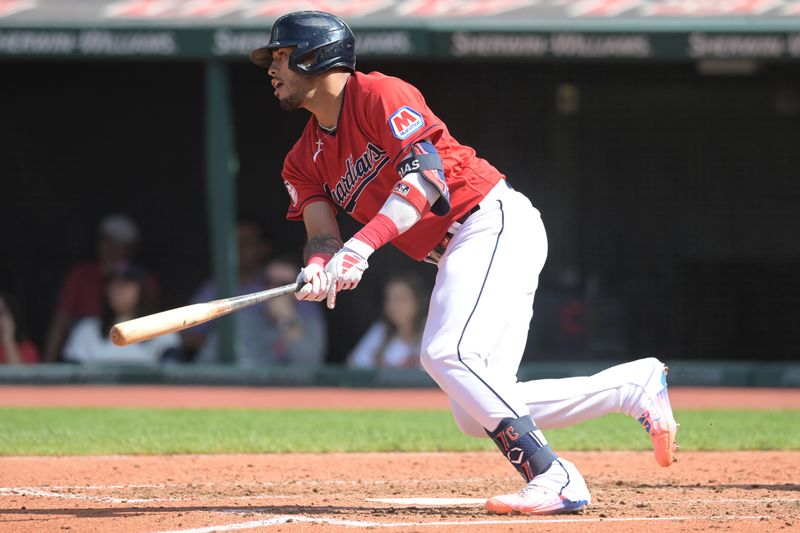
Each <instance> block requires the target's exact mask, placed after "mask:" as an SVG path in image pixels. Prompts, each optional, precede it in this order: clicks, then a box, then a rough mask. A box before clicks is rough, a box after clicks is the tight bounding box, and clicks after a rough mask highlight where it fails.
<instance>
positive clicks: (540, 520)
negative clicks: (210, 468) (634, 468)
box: [157, 515, 770, 533]
mask: <svg viewBox="0 0 800 533" xmlns="http://www.w3.org/2000/svg"><path fill="white" fill-rule="evenodd" d="M769 518H770V517H768V516H730V515H708V516H659V517H652V518H649V517H638V516H630V517H620V518H546V517H537V518H531V519H508V520H469V521H468V520H454V521H437V522H367V521H361V520H341V519H337V518H316V517H310V516H302V515H279V516H275V517H272V518H267V519H264V520H252V521H248V522H238V523H235V524H224V525H219V526H208V527H200V528H193V529H173V530H165V531H159V532H157V533H213V532H215V531H236V530H242V529H255V528H259V527H267V526H279V525H284V524H289V523H309V524H326V525H330V526H350V527H357V528H379V527H385V528H392V527H426V526H431V527H442V526H489V525H506V524H530V525H533V524H539V525H546V524H579V523H598V522H604V523H605V522H682V521H698V520H710V521H735V520H762V519H769Z"/></svg>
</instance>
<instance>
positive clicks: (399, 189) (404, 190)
mask: <svg viewBox="0 0 800 533" xmlns="http://www.w3.org/2000/svg"><path fill="white" fill-rule="evenodd" d="M394 192H396V193H397V194H400V195H402V196H408V193H409V192H411V187H409V186H408V185H407V184H405V183H402V182H400V183H398V184H397V185H395V186H394Z"/></svg>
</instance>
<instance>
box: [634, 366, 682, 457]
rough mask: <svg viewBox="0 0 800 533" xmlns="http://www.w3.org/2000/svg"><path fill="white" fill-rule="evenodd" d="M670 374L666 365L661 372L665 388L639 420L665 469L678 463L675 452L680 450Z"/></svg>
mask: <svg viewBox="0 0 800 533" xmlns="http://www.w3.org/2000/svg"><path fill="white" fill-rule="evenodd" d="M668 373H669V368H668V367H667V366H666V365H665V366H664V368H663V370H662V372H661V382H662V385H663V388H662V389H661V391H660V392H659V393H658V394H657V395H656V397H655V398H653V401H652V405H651V406H650V409H648V410H646V411H645V412H644V413H643V414H642V415H641V416H640V417H639V418H638V419H637V420H638V422H639V424H641V425H642V427H643V428H644V430H645V431H647V433H648V434H649V435H650V439H651V440H652V441H653V452H654V454H655V458H656V462H657V463H658V464H659V465H661V466H663V467H667V466H670V465H672V464H673V463H676V462H677V461H678V459H677V458H676V457H675V452H677V451H678V449H679V448H680V446H678V443H677V442H676V441H675V438H676V435H677V433H678V428H679V427H680V425H679V424H678V423H677V422H675V417H674V416H673V415H672V406H671V405H670V402H669V393H668V392H667V374H668Z"/></svg>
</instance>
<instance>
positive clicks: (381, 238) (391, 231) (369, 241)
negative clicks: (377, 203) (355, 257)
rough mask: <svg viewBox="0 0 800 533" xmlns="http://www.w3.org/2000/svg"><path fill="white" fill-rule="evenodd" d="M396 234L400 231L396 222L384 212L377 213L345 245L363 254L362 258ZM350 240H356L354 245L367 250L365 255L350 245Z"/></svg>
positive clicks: (365, 257)
mask: <svg viewBox="0 0 800 533" xmlns="http://www.w3.org/2000/svg"><path fill="white" fill-rule="evenodd" d="M398 235H400V231H399V230H398V229H397V224H395V223H394V220H392V219H391V218H389V217H387V216H386V215H384V214H381V213H378V214H377V215H375V218H373V219H372V220H370V221H369V222H368V223H367V225H366V226H364V227H363V228H361V230H360V231H359V232H358V233H356V234H355V235H353V238H352V239H350V240H349V241H347V243H345V245H346V246H347V247H348V248H350V249H351V250H353V251H354V252H356V253H358V254H360V255H361V256H363V257H364V259H367V258H369V255H370V254H371V253H372V252H374V251H375V250H377V249H378V248H380V247H381V246H383V245H384V244H386V243H387V242H389V241H391V240H392V239H394V238H395V237H397V236H398ZM352 241H356V244H355V246H356V247H357V248H361V249H362V250H363V251H365V252H367V253H366V255H364V254H363V253H361V251H359V250H357V249H355V248H353V246H350V243H351V242H352Z"/></svg>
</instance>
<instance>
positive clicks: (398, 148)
mask: <svg viewBox="0 0 800 533" xmlns="http://www.w3.org/2000/svg"><path fill="white" fill-rule="evenodd" d="M425 140H427V141H428V142H430V143H431V145H433V146H432V147H433V149H431V150H428V149H426V150H424V152H428V153H433V152H434V151H435V153H437V154H438V155H439V156H440V157H441V160H442V167H441V168H442V172H443V176H441V175H439V176H436V177H443V178H444V181H443V182H442V183H439V184H438V186H439V189H440V190H441V191H448V190H449V192H450V210H449V212H448V211H446V210H445V209H442V210H436V211H438V212H439V214H440V215H441V216H437V214H436V213H434V212H428V213H426V214H425V215H424V216H423V217H422V218H421V219H420V220H419V221H418V222H417V223H416V224H414V225H413V226H412V227H411V229H409V230H408V231H406V232H404V233H402V234H400V235H399V236H397V237H395V238H394V239H393V240H392V241H391V242H392V244H393V245H394V246H396V247H397V248H398V249H399V250H400V251H402V252H403V253H405V254H406V255H408V256H410V257H412V258H414V259H417V260H422V259H424V258H425V256H426V255H428V252H430V251H431V250H432V249H433V248H434V247H436V246H437V245H438V244H439V242H441V240H442V238H443V237H444V235H445V233H446V232H447V229H448V228H449V226H450V224H451V222H452V221H454V220H458V219H459V218H461V216H462V215H464V214H465V213H467V212H468V211H469V210H470V209H472V208H473V207H474V206H475V205H476V204H477V203H478V202H480V200H481V199H482V198H483V197H484V196H486V194H487V193H488V192H489V190H491V188H492V187H493V186H494V185H496V184H497V182H499V181H500V180H501V179H503V178H504V176H503V175H502V174H501V173H500V172H498V171H497V169H495V168H494V167H493V166H491V165H490V164H489V163H488V162H486V161H485V160H483V159H481V158H479V157H477V156H476V155H475V151H474V150H473V149H472V148H470V147H468V146H464V145H462V144H459V143H458V141H456V140H455V139H454V138H453V137H452V136H451V135H450V133H449V132H448V131H447V127H446V126H445V125H444V123H442V121H441V120H440V119H439V117H437V116H436V115H435V114H434V113H433V112H432V111H431V110H430V109H429V108H428V106H427V104H426V103H425V99H424V98H423V97H422V95H421V94H420V92H419V91H418V90H417V89H416V88H415V87H413V86H412V85H409V84H408V83H406V82H404V81H402V80H400V79H398V78H393V77H390V76H385V75H383V74H380V73H378V72H371V73H369V74H364V73H362V72H356V73H355V74H353V75H352V76H350V78H349V79H348V81H347V84H346V86H345V91H344V96H343V99H342V108H341V111H340V113H339V121H338V124H337V128H336V132H335V133H334V134H331V133H330V132H327V131H325V130H323V129H321V128H320V125H319V123H318V122H317V120H316V118H315V117H314V116H313V115H312V116H311V118H310V119H309V121H308V123H307V124H306V128H305V130H304V131H303V134H302V136H301V137H300V139H299V140H298V141H297V142H296V143H295V145H294V147H293V148H292V149H291V150H290V151H289V153H288V155H287V156H286V160H285V161H284V166H283V173H282V174H283V179H284V180H285V181H286V182H287V183H288V184H289V185H291V186H292V187H293V188H294V190H295V191H296V192H297V199H294V198H292V199H291V200H292V201H291V202H290V206H289V211H288V213H287V218H289V219H290V220H302V218H303V209H305V207H306V206H307V205H308V204H309V203H313V202H319V201H325V202H327V203H328V204H329V205H330V206H331V207H332V208H333V209H334V210H336V211H338V210H340V209H341V210H344V211H345V212H347V213H349V214H350V215H351V216H352V217H353V218H354V219H356V220H357V221H359V222H361V223H362V224H366V223H367V222H369V221H370V220H372V219H373V218H374V217H375V216H376V215H377V214H378V211H379V210H380V208H381V207H382V206H383V204H384V202H386V199H387V198H389V195H391V194H392V190H393V189H394V186H395V184H396V183H397V181H398V179H399V178H400V176H399V174H398V171H397V169H396V167H397V166H398V165H399V163H400V161H403V160H405V159H406V158H408V157H409V156H410V155H411V147H412V146H413V145H414V144H416V143H420V142H422V141H425ZM354 154H356V155H355V156H354ZM358 154H360V155H358ZM421 155H424V154H421ZM437 173H438V172H437ZM287 189H288V186H287ZM290 190H291V189H290Z"/></svg>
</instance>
